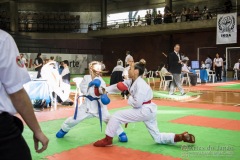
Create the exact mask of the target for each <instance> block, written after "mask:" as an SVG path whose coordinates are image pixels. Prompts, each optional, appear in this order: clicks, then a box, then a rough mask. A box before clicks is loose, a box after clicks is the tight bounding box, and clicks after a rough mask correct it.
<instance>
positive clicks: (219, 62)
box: [213, 58, 223, 67]
mask: <svg viewBox="0 0 240 160" xmlns="http://www.w3.org/2000/svg"><path fill="white" fill-rule="evenodd" d="M213 62H214V64H215V66H217V67H221V66H223V59H222V58H214V61H213Z"/></svg>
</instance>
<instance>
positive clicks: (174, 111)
mask: <svg viewBox="0 0 240 160" xmlns="http://www.w3.org/2000/svg"><path fill="white" fill-rule="evenodd" d="M105 80H106V83H109V79H108V78H105ZM151 86H152V87H153V89H154V97H155V98H154V100H153V102H154V103H156V104H157V105H158V115H157V120H158V127H159V129H160V131H161V132H174V133H182V132H183V131H189V132H190V133H193V134H194V135H195V137H196V143H195V144H189V143H183V142H181V143H177V144H176V145H159V144H156V143H155V142H154V141H153V140H152V138H151V136H150V135H149V133H148V131H147V129H146V128H145V126H144V124H143V123H130V124H129V125H128V127H127V128H125V132H126V133H127V135H128V138H129V142H127V143H119V142H118V141H117V138H114V146H113V147H106V148H96V147H93V145H92V143H93V142H95V141H96V140H98V139H100V138H102V137H104V129H105V125H104V126H103V132H101V131H100V126H99V120H98V119H96V118H94V119H88V120H85V121H83V122H82V123H80V124H78V125H77V126H75V127H74V128H73V129H72V130H71V131H70V132H69V133H68V134H67V135H66V136H65V138H63V139H57V138H55V134H56V132H57V131H58V130H59V129H60V126H61V124H62V122H63V121H64V120H65V119H66V118H67V117H69V116H72V115H73V112H74V107H70V106H67V107H64V106H58V107H57V108H56V109H54V108H50V109H45V110H44V111H42V112H35V114H36V116H37V119H38V121H39V122H40V125H41V127H42V129H43V131H44V133H46V135H47V136H48V138H49V139H50V143H49V147H48V149H47V150H46V151H45V152H43V153H41V154H37V153H35V151H34V147H33V146H34V145H33V141H32V133H31V131H30V130H29V128H28V127H25V129H24V133H23V135H24V137H25V138H26V140H27V142H28V144H29V146H30V149H31V152H32V156H33V160H42V159H49V160H80V159H81V160H95V159H96V160H161V159H162V160H175V159H186V160H187V159H189V160H195V159H196V160H198V159H199V160H202V159H208V160H212V159H216V160H219V159H226V160H239V159H240V139H239V135H240V81H229V82H221V83H220V82H218V83H206V84H198V85H197V86H191V87H188V86H184V88H185V90H186V91H187V94H186V95H185V96H178V95H176V96H170V97H169V96H168V95H167V92H166V91H162V90H160V91H159V90H158V88H159V82H156V84H155V86H154V85H153V84H151ZM72 96H73V95H72ZM110 98H111V103H110V104H109V106H108V108H109V110H110V113H114V112H116V111H118V110H121V109H125V108H128V107H129V106H128V104H127V100H124V99H122V98H121V97H120V96H119V95H111V96H110Z"/></svg>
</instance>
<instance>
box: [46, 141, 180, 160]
mask: <svg viewBox="0 0 240 160" xmlns="http://www.w3.org/2000/svg"><path fill="white" fill-rule="evenodd" d="M47 159H49V160H67V159H69V160H77V159H84V160H93V159H95V160H98V159H101V160H123V159H124V160H147V159H148V160H161V159H163V160H180V158H174V157H171V156H164V155H161V154H153V153H149V152H143V151H139V150H133V149H129V148H124V147H119V146H113V147H104V148H101V147H94V146H93V145H92V144H90V145H86V146H82V147H78V148H75V149H71V150H69V151H64V152H62V153H59V154H54V155H52V156H48V157H47Z"/></svg>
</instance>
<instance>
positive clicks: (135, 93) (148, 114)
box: [106, 77, 175, 144]
mask: <svg viewBox="0 0 240 160" xmlns="http://www.w3.org/2000/svg"><path fill="white" fill-rule="evenodd" d="M123 83H124V84H125V85H126V86H127V87H128V88H129V93H130V94H131V95H130V96H129V98H128V104H129V105H131V106H132V107H133V108H132V109H125V110H121V111H118V112H116V113H115V114H113V115H112V117H111V119H110V120H109V122H108V125H107V128H106V135H108V136H110V137H114V136H115V135H116V130H117V128H118V127H119V126H120V125H121V124H125V123H130V122H141V121H142V122H144V123H145V125H146V127H147V129H148V131H149V133H150V134H151V136H152V138H153V139H154V141H155V142H157V143H161V144H168V143H174V137H175V134H174V133H160V132H159V129H158V125H157V120H156V114H157V105H156V104H154V103H152V102H149V101H150V100H151V99H152V98H153V92H152V89H151V88H150V86H149V85H148V84H147V83H146V82H145V81H144V80H143V79H142V78H141V77H138V78H137V79H136V80H135V81H134V83H133V84H132V80H131V79H129V80H125V81H124V82H123ZM106 90H107V92H116V91H117V90H118V89H117V85H116V84H115V85H112V86H109V87H107V88H106ZM144 102H149V103H148V104H143V103H144Z"/></svg>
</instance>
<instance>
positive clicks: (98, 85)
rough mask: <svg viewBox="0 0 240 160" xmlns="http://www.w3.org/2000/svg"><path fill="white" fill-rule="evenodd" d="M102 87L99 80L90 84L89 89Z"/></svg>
mask: <svg viewBox="0 0 240 160" xmlns="http://www.w3.org/2000/svg"><path fill="white" fill-rule="evenodd" d="M100 85H101V81H100V80H99V79H94V80H92V81H91V82H90V83H89V84H88V87H92V86H95V87H97V88H98V87H100Z"/></svg>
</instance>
